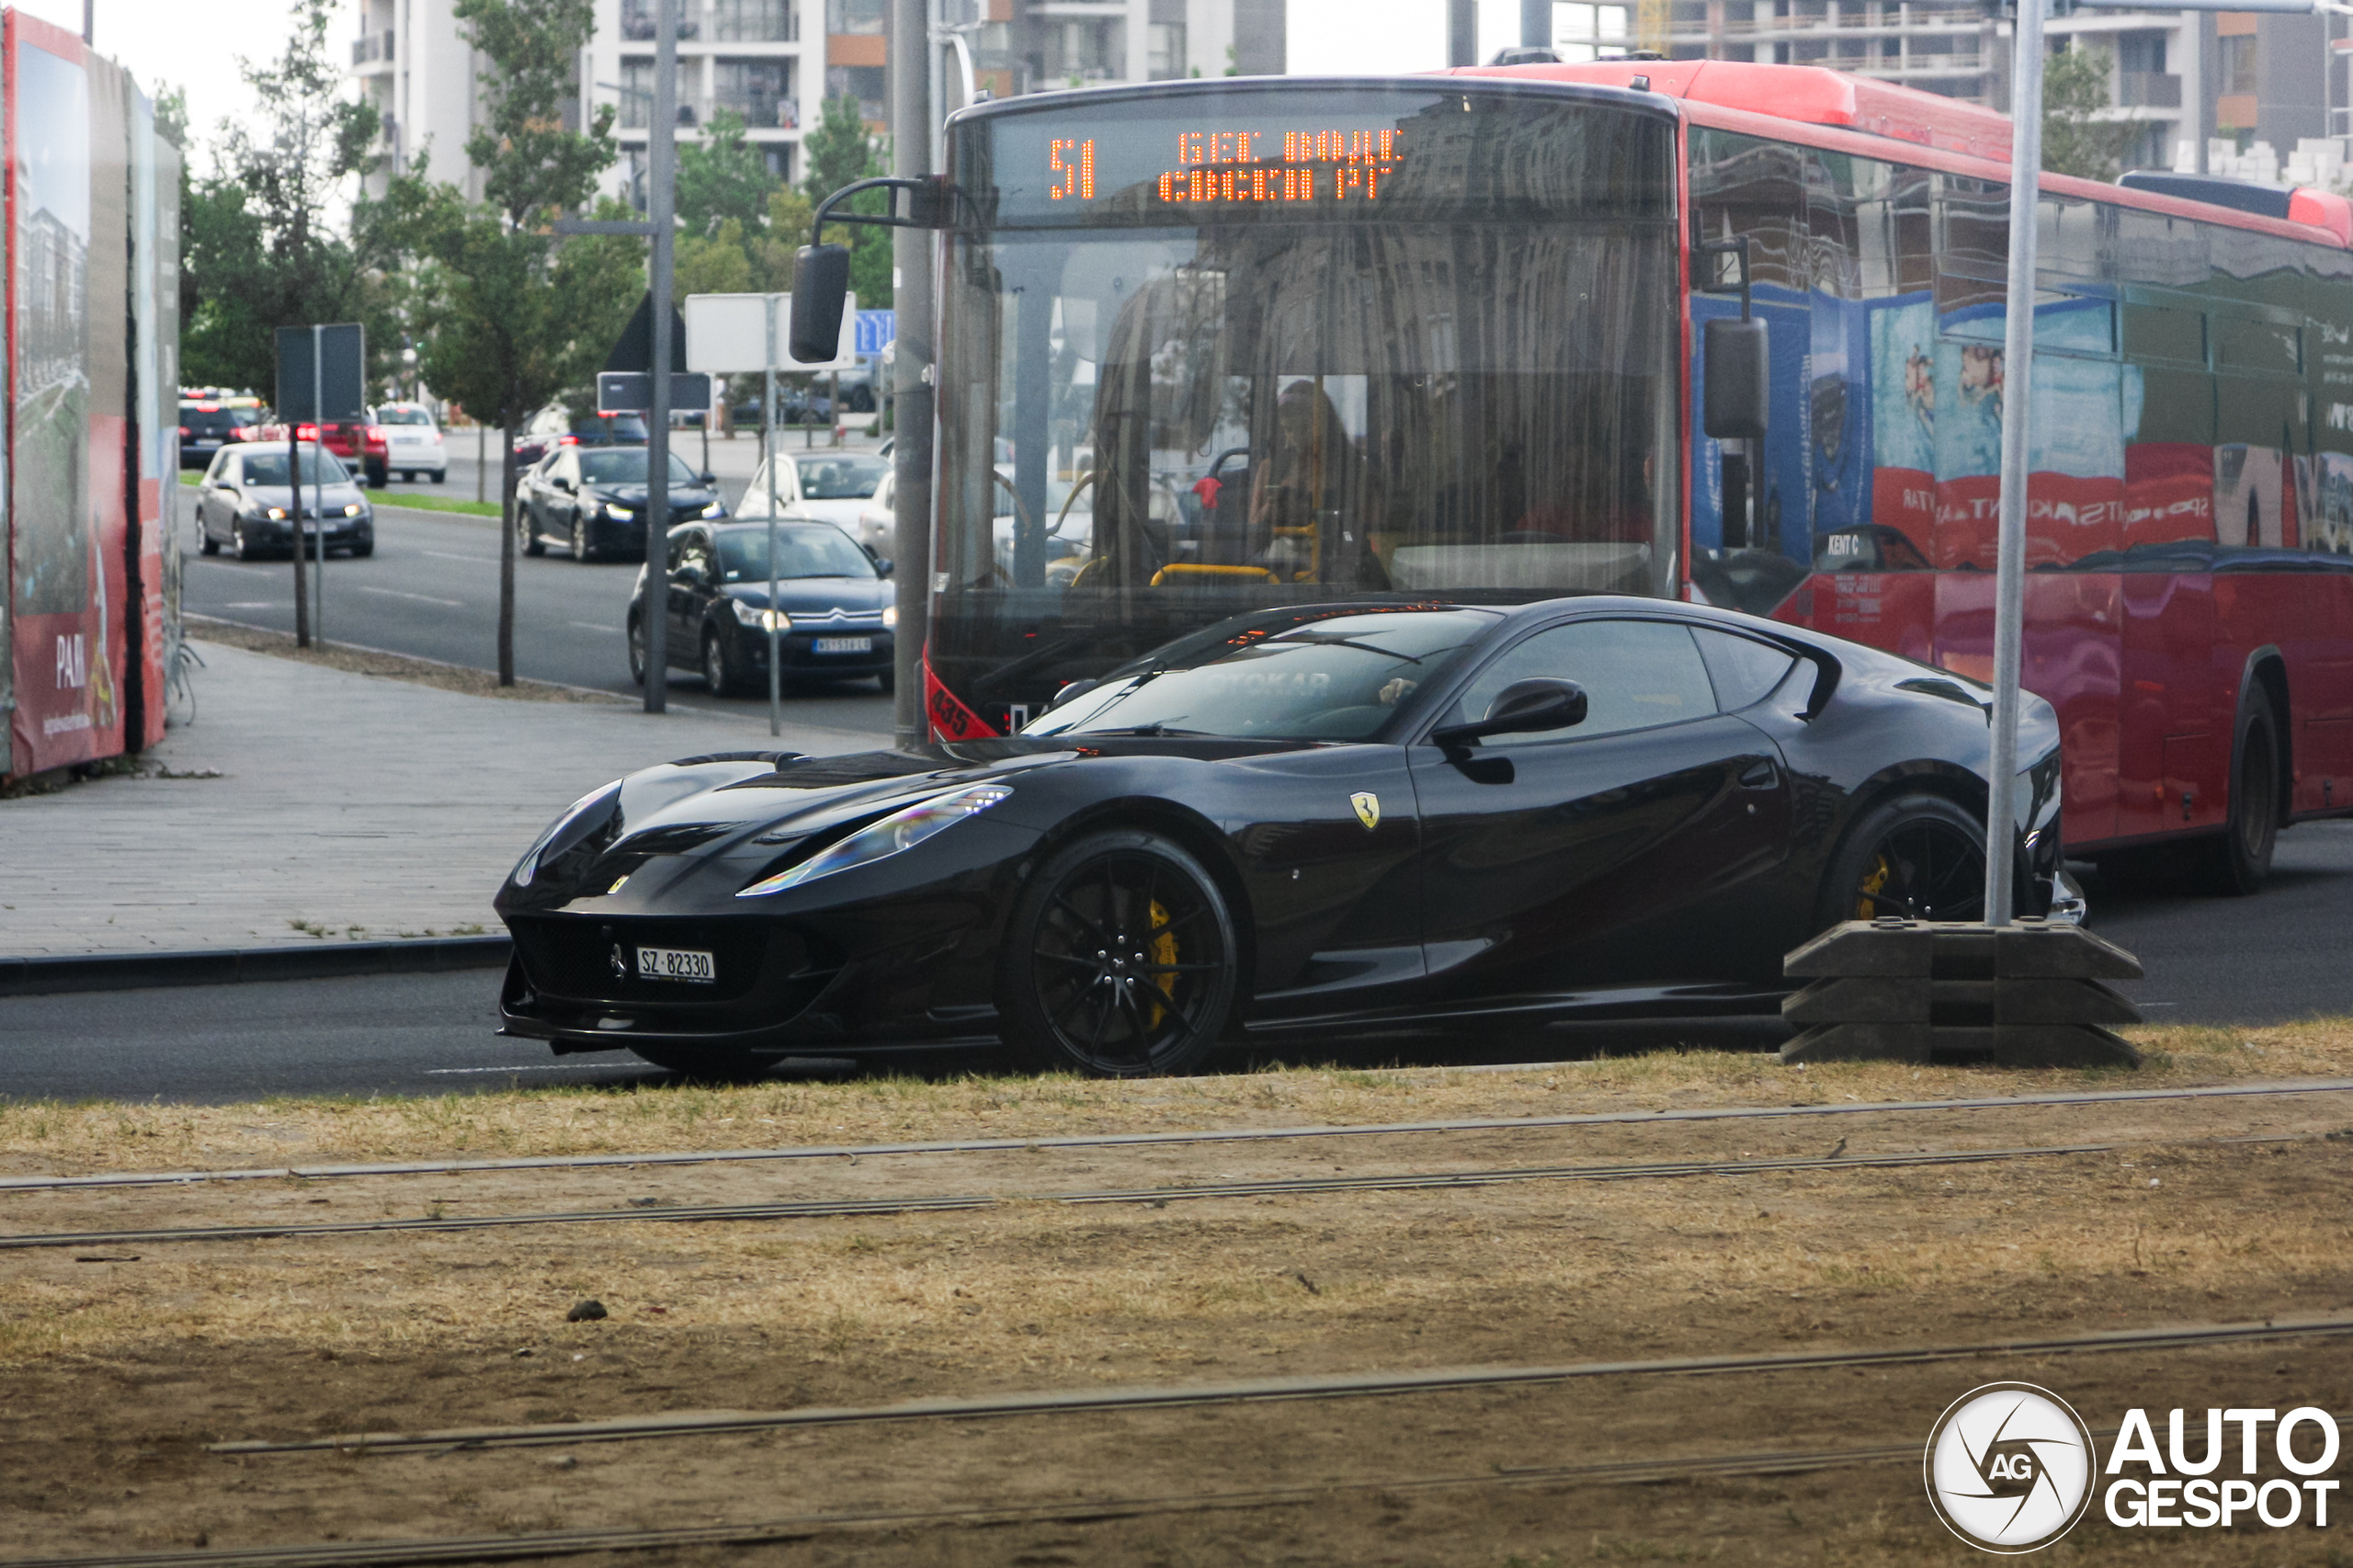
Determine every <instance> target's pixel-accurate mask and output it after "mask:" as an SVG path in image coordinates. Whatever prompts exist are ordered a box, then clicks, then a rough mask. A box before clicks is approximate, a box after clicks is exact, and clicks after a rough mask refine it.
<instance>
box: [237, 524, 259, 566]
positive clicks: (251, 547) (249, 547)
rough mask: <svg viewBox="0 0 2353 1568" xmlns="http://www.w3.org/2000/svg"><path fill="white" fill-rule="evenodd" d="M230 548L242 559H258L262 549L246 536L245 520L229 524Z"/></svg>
mask: <svg viewBox="0 0 2353 1568" xmlns="http://www.w3.org/2000/svg"><path fill="white" fill-rule="evenodd" d="M229 548H230V550H231V551H233V552H235V554H236V557H237V559H238V560H240V561H254V560H257V559H259V558H260V555H261V551H260V550H259V549H258V548H256V545H255V544H254V541H253V540H249V539H247V538H246V537H245V525H244V523H243V522H233V523H231V524H230V525H229Z"/></svg>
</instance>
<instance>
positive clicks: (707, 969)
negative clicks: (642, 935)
mask: <svg viewBox="0 0 2353 1568" xmlns="http://www.w3.org/2000/svg"><path fill="white" fill-rule="evenodd" d="M637 972H638V976H639V978H641V979H643V980H687V981H692V982H694V983H697V984H701V985H712V984H716V983H718V980H719V970H718V966H717V965H716V964H714V963H713V962H712V961H711V957H710V954H709V953H699V952H696V951H695V950H694V949H691V948H640V949H637Z"/></svg>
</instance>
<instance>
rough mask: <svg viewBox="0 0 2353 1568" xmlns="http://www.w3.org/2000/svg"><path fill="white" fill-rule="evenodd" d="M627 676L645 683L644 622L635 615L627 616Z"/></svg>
mask: <svg viewBox="0 0 2353 1568" xmlns="http://www.w3.org/2000/svg"><path fill="white" fill-rule="evenodd" d="M629 678H630V679H631V680H632V681H634V682H636V683H637V684H638V685H639V686H643V685H644V684H645V622H644V621H643V620H642V619H640V618H638V617H636V616H631V617H630V618H629Z"/></svg>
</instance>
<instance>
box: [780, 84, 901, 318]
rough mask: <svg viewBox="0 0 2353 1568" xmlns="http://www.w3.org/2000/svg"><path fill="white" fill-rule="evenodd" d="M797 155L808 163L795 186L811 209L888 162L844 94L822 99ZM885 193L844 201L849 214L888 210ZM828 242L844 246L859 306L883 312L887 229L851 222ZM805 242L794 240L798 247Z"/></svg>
mask: <svg viewBox="0 0 2353 1568" xmlns="http://www.w3.org/2000/svg"><path fill="white" fill-rule="evenodd" d="M801 152H802V153H803V155H804V156H806V157H807V158H808V160H809V175H808V177H807V178H806V179H804V180H803V181H802V182H801V188H802V189H803V190H805V191H806V192H807V193H808V196H809V200H810V203H811V205H812V207H813V206H814V205H815V204H816V203H817V202H820V201H823V200H824V199H825V198H827V197H828V196H831V195H832V194H833V193H834V192H835V191H837V190H839V189H840V188H841V187H844V186H846V185H847V184H849V183H850V182H851V181H852V180H861V179H872V178H874V177H876V176H880V175H881V174H884V173H886V172H888V168H889V164H888V160H887V159H886V157H885V155H884V152H883V149H882V147H881V142H879V140H878V139H877V138H876V137H875V136H874V135H872V134H871V133H870V131H868V130H867V129H866V121H865V119H863V118H862V117H861V116H860V115H859V114H858V100H857V99H856V98H854V97H847V96H844V97H838V98H827V99H826V100H825V107H824V111H823V112H822V113H821V114H819V116H818V117H817V128H816V129H815V130H813V131H811V132H810V133H809V135H808V139H807V140H806V141H804V142H802V143H801ZM890 198H891V193H890V192H889V191H887V190H870V191H864V192H861V193H860V194H858V195H857V196H853V197H851V198H850V199H849V209H850V210H852V211H854V212H866V213H881V212H886V211H888V210H890V206H889V203H890ZM802 233H803V234H804V235H805V234H806V233H807V230H806V227H805V226H804V227H803V230H802ZM826 237H827V238H828V239H832V240H835V242H836V243H846V244H848V246H849V286H850V288H851V290H853V291H854V292H856V294H857V295H858V304H859V306H860V307H861V308H870V309H878V310H879V309H886V308H888V307H889V305H890V303H891V231H890V230H888V229H884V228H879V227H877V226H875V225H874V224H871V223H853V224H850V225H847V227H846V228H844V229H843V230H842V231H841V233H838V234H828V235H827V236H826ZM807 243H808V241H807V240H806V238H802V239H799V240H795V241H794V242H793V244H795V245H796V246H798V245H801V244H807Z"/></svg>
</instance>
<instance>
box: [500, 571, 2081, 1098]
mask: <svg viewBox="0 0 2353 1568" xmlns="http://www.w3.org/2000/svg"><path fill="white" fill-rule="evenodd" d="M1989 701H1990V697H1989V694H1988V693H1987V691H1986V689H1985V688H1984V687H1981V686H1978V685H1976V684H1975V683H1973V682H1972V681H1969V680H1967V679H1965V678H1963V677H1961V676H1954V675H1950V674H1948V673H1946V672H1944V671H1941V670H1937V669H1933V668H1930V667H1928V666H1927V665H1918V664H1915V663H1912V662H1911V661H1909V660H1905V659H1901V658H1897V657H1894V656H1893V655H1891V654H1888V653H1880V652H1877V651H1875V650H1872V649H1870V648H1865V647H1861V646H1859V645H1857V644H1855V643H1851V642H1841V641H1839V640H1837V639H1836V638H1831V637H1825V636H1822V635H1819V634H1817V633H1814V632H1811V631H1800V630H1796V629H1793V628H1790V627H1786V626H1781V625H1779V624H1776V623H1773V622H1769V621H1765V620H1760V619H1755V618H1752V617H1747V616H1742V615H1736V614H1733V613H1731V612H1727V611H1722V610H1714V609H1710V608H1704V607H1700V606H1695V605H1685V604H1677V603H1668V602H1662V601H1659V600H1654V599H1628V598H1614V597H1580V598H1573V599H1559V600H1552V601H1549V602H1545V603H1541V604H1530V605H1521V606H1516V607H1509V608H1488V607H1481V606H1473V605H1449V604H1412V603H1363V602H1358V603H1350V604H1337V605H1323V606H1300V607H1290V608H1284V609H1281V610H1278V611H1268V612H1265V613H1260V614H1256V615H1252V616H1247V617H1243V618H1239V619H1233V620H1229V621H1226V622H1223V623H1222V624H1220V625H1217V626H1214V627H1211V628H1209V629H1208V630H1206V631H1200V632H1198V633H1196V634H1194V635H1192V636H1189V637H1186V638H1183V639H1181V640H1179V641H1177V642H1173V643H1170V644H1169V645H1167V646H1165V647H1164V648H1161V649H1159V650H1158V651H1156V652H1154V653H1151V654H1148V655H1146V656H1144V657H1142V658H1139V659H1137V660H1135V661H1133V662H1132V663H1130V664H1128V665H1123V666H1121V667H1120V668H1118V669H1115V670H1114V671H1112V672H1111V673H1110V674H1109V675H1108V676H1105V677H1104V678H1102V679H1100V680H1097V681H1090V682H1083V683H1080V684H1077V685H1074V686H1072V687H1066V688H1065V689H1064V690H1063V693H1062V695H1061V696H1060V697H1059V698H1058V699H1056V700H1055V702H1054V704H1053V706H1052V707H1051V708H1050V709H1049V710H1047V711H1046V712H1045V713H1044V714H1043V715H1041V716H1040V718H1038V719H1036V720H1034V721H1033V722H1030V723H1029V725H1028V727H1027V728H1025V729H1024V730H1023V731H1022V732H1021V733H1019V734H1018V735H1015V736H1012V737H1009V738H1006V739H1002V740H992V741H986V742H977V743H972V742H967V743H959V744H949V745H942V746H938V747H935V748H931V749H928V750H926V751H925V752H923V753H921V754H920V755H915V754H909V753H904V752H875V753H869V754H864V755H856V756H826V757H808V756H798V755H795V754H792V753H789V752H787V753H775V752H746V753H740V754H729V755H726V756H700V757H688V758H686V759H684V760H681V761H678V762H673V763H667V764H665V765H662V766H660V767H648V768H644V769H642V770H640V771H638V772H636V773H632V774H631V775H630V776H629V777H627V778H622V779H620V780H618V781H617V782H615V783H612V784H609V785H608V786H606V787H605V788H604V789H601V790H597V791H596V792H595V793H594V794H591V795H589V796H587V797H586V798H585V799H583V800H582V801H579V802H577V803H576V804H574V806H573V807H572V809H571V810H569V811H567V812H564V813H563V816H562V817H561V818H560V819H558V821H557V822H556V823H555V824H554V825H553V826H551V827H550V828H549V829H548V830H547V832H546V833H544V834H543V835H540V839H539V841H538V842H537V843H535V844H533V845H532V846H530V848H529V851H528V852H527V853H526V854H525V855H524V856H523V858H522V860H521V861H520V863H518V864H517V866H516V868H515V870H514V872H513V874H512V875H511V876H510V877H509V879H508V881H507V882H506V886H505V887H504V888H503V889H502V890H501V891H500V892H499V894H498V899H497V907H498V911H499V914H500V915H502V916H503V917H504V918H505V920H506V924H507V926H508V927H509V928H510V929H511V930H512V931H513V933H514V937H515V958H514V961H513V964H512V966H511V967H510V969H509V971H508V973H507V977H506V983H505V988H504V993H503V998H502V1004H501V1013H502V1017H503V1022H504V1026H505V1031H506V1033H508V1034H511V1035H520V1036H525V1037H529V1038H532V1039H538V1040H548V1041H550V1042H551V1044H552V1045H553V1046H554V1048H555V1050H556V1051H560V1052H562V1051H600V1050H613V1049H627V1050H630V1051H635V1052H637V1053H638V1054H639V1055H641V1056H642V1057H644V1058H646V1059H647V1060H649V1061H652V1062H656V1063H659V1064H662V1065H664V1066H668V1067H674V1068H678V1069H680V1070H684V1071H692V1072H708V1073H726V1072H731V1071H740V1070H744V1069H747V1068H755V1067H756V1066H757V1065H758V1063H760V1062H762V1061H764V1060H768V1059H774V1058H779V1057H785V1056H796V1055H798V1056H812V1055H814V1056H835V1055H844V1054H857V1053H858V1052H860V1051H883V1050H890V1049H893V1048H908V1047H918V1048H922V1049H926V1050H936V1049H938V1048H940V1047H942V1046H944V1045H949V1044H954V1043H962V1042H971V1043H981V1042H995V1041H997V1040H1002V1041H1003V1042H1004V1043H1005V1044H1006V1045H1007V1046H1009V1047H1011V1048H1012V1049H1013V1050H1014V1051H1017V1052H1018V1053H1019V1054H1020V1055H1021V1056H1023V1057H1024V1058H1026V1059H1027V1060H1029V1061H1030V1062H1034V1063H1036V1064H1037V1065H1039V1066H1040V1067H1047V1068H1056V1069H1061V1070H1065V1071H1071V1072H1078V1073H1087V1074H1117V1075H1129V1074H1153V1073H1180V1072H1185V1071H1188V1070H1189V1069H1191V1068H1193V1067H1194V1066H1195V1065H1196V1064H1198V1063H1199V1062H1201V1061H1202V1059H1203V1058H1204V1057H1205V1056H1206V1055H1208V1054H1209V1053H1210V1052H1211V1051H1212V1050H1213V1049H1214V1048H1216V1047H1217V1046H1218V1044H1219V1043H1220V1042H1221V1041H1227V1040H1244V1039H1257V1040H1282V1039H1286V1038H1297V1037H1300V1036H1302V1035H1305V1034H1308V1033H1311V1032H1319V1031H1320V1032H1325V1033H1340V1034H1350V1033H1355V1034H1364V1033H1370V1032H1376V1031H1392V1030H1395V1031H1410V1030H1436V1031H1443V1030H1448V1029H1476V1030H1479V1031H1481V1032H1482V1033H1483V1034H1492V1033H1494V1032H1495V1031H1496V1030H1498V1029H1509V1028H1538V1027H1540V1026H1542V1025H1545V1024H1548V1023H1551V1022H1552V1021H1554V1020H1557V1019H1563V1018H1570V1017H1608V1016H1652V1017H1659V1016H1669V1017H1688V1016H1696V1015H1707V1014H1725V1013H1736V1012H1745V1011H1769V1010H1770V1009H1771V1008H1772V1007H1773V1006H1775V1005H1776V1004H1777V1002H1778V1000H1779V996H1780V995H1781V994H1783V992H1784V991H1785V990H1786V986H1785V985H1784V983H1783V982H1782V980H1781V967H1780V966H1781V956H1782V954H1783V953H1785V952H1786V951H1788V950H1789V949H1791V948H1794V947H1796V946H1797V945H1798V944H1800V943H1801V942H1802V941H1803V940H1805V939H1806V937H1809V936H1811V935H1812V934H1813V933H1814V932H1816V931H1819V930H1821V929H1823V928H1824V926H1829V925H1831V924H1833V923H1834V922H1836V921H1839V920H1845V919H1853V918H1857V917H1870V916H1874V915H1906V916H1911V917H1915V918H1925V919H1938V920H1950V919H1972V918H1976V917H1978V915H1979V914H1980V912H1981V901H1982V898H1983V891H1984V890H1983V883H1984V854H1985V835H1984V808H1985V800H1986V787H1985V769H1986V767H1987V759H1988V756H1989V754H1990V750H1991V730H1990V725H1989V723H1988V719H1987V705H1988V702H1989ZM2018 756H2019V757H2020V758H2021V760H2022V762H2023V765H2024V766H2023V767H2022V769H2021V774H2020V778H2021V782H2022V788H2021V790H2020V792H2019V793H2020V798H2021V799H2022V800H2023V801H2024V802H2025V806H2024V810H2023V811H2022V812H2021V814H2020V820H2019V821H2018V824H2017V831H2016V834H2015V835H2014V840H2013V844H2012V846H2011V849H2012V851H2013V853H2015V855H2016V856H2017V858H2018V860H2017V865H2018V886H2019V888H2020V890H2021V896H2020V900H2019V903H2020V904H2021V906H2022V909H2021V912H2022V913H2028V914H2047V915H2051V916H2052V917H2053V918H2061V919H2064V918H2068V917H2070V916H2074V915H2080V911H2081V901H2080V898H2079V897H2078V896H2077V895H2076V893H2075V890H2074V888H2073V887H2072V886H2071V885H2070V884H2069V883H2068V881H2066V878H2065V875H2064V869H2063V861H2062V858H2061V846H2060V841H2059V839H2060V832H2059V809H2060V801H2059V735H2058V730H2057V725H2056V722H2055V720H2054V717H2053V715H2052V710H2051V709H2050V707H2049V705H2048V704H2046V703H2044V702H2042V701H2040V699H2034V698H2028V699H2026V702H2025V704H2024V714H2023V718H2022V722H2021V728H2020V733H2019V746H2018Z"/></svg>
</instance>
